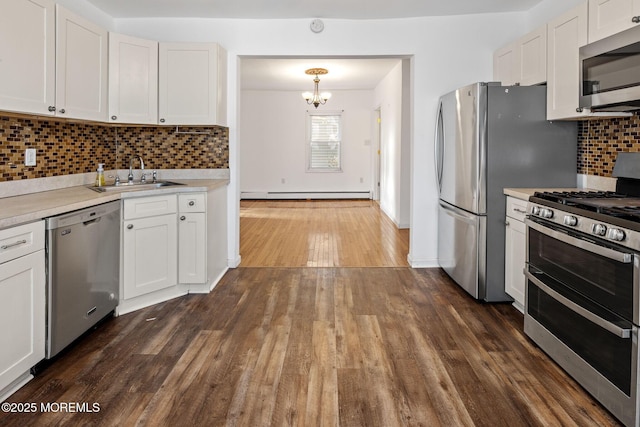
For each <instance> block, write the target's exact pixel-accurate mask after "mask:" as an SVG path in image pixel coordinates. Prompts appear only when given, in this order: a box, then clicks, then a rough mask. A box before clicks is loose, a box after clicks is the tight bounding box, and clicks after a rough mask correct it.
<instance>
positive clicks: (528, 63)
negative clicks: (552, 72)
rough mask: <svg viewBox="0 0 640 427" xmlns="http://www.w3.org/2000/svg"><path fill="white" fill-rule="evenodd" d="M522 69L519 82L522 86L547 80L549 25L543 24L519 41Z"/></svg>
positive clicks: (519, 68) (520, 67) (520, 69)
mask: <svg viewBox="0 0 640 427" xmlns="http://www.w3.org/2000/svg"><path fill="white" fill-rule="evenodd" d="M518 44H519V48H518V52H519V61H520V66H519V67H517V68H516V70H519V71H520V75H519V76H518V79H517V82H518V83H520V85H522V86H531V85H537V84H541V83H544V82H546V81H547V26H546V25H543V26H542V27H540V28H538V29H537V30H535V31H532V32H531V33H529V34H527V35H526V36H524V37H522V38H521V39H520V40H519V41H518Z"/></svg>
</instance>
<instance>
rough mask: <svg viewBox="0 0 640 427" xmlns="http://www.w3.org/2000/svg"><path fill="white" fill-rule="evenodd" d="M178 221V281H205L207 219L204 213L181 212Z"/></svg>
mask: <svg viewBox="0 0 640 427" xmlns="http://www.w3.org/2000/svg"><path fill="white" fill-rule="evenodd" d="M179 217H180V218H179V219H180V220H179V222H178V281H179V282H180V283H205V281H206V278H207V268H206V259H207V257H206V253H207V242H206V236H207V221H206V214H205V213H181V214H180V215H179Z"/></svg>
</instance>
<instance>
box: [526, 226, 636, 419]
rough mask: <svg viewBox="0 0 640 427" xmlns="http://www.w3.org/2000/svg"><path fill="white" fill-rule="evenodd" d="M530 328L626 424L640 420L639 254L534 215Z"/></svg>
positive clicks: (529, 265) (529, 281)
mask: <svg viewBox="0 0 640 427" xmlns="http://www.w3.org/2000/svg"><path fill="white" fill-rule="evenodd" d="M526 223H527V242H528V243H527V246H528V251H527V266H526V269H525V276H526V278H527V287H526V297H525V325H524V328H525V333H526V334H527V335H529V337H531V338H532V339H533V340H534V341H535V342H536V344H538V345H539V346H540V347H541V348H542V349H543V350H544V351H545V352H546V353H547V354H548V355H549V356H551V358H552V359H554V360H555V361H556V363H558V364H559V365H560V366H562V367H563V368H564V369H565V370H566V371H567V372H568V373H569V374H570V375H571V376H572V377H574V378H575V379H576V380H577V381H578V382H579V383H580V384H581V385H582V386H583V387H584V388H585V389H587V390H588V391H589V392H590V393H591V394H592V395H593V396H594V397H596V398H597V399H598V400H599V401H600V402H601V403H602V404H603V406H605V407H606V408H607V409H609V410H610V411H611V412H612V413H613V414H614V415H615V416H616V417H618V418H619V419H620V420H621V421H622V422H624V423H625V424H626V425H638V421H637V415H638V410H637V409H638V404H637V399H638V395H637V392H638V390H637V388H638V387H637V375H638V326H637V325H638V303H637V300H638V280H639V271H640V257H639V256H638V254H636V253H634V252H633V251H630V250H628V249H625V248H622V247H619V246H616V245H613V244H608V243H607V242H605V241H601V240H599V239H596V238H591V237H590V236H586V235H583V234H582V233H576V232H574V231H572V230H568V229H565V228H564V227H562V226H558V225H554V224H550V223H548V222H545V221H544V220H539V219H534V218H528V219H527V220H526Z"/></svg>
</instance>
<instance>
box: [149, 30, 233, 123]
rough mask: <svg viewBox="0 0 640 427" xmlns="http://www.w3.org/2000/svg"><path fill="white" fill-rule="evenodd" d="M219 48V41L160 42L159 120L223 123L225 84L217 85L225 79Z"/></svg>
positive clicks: (166, 121) (167, 121)
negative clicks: (223, 86)
mask: <svg viewBox="0 0 640 427" xmlns="http://www.w3.org/2000/svg"><path fill="white" fill-rule="evenodd" d="M219 49H220V48H219V46H218V45H217V44H216V43H160V45H159V55H158V57H159V69H158V79H159V86H158V116H159V122H160V124H168V125H182V124H192V125H214V124H224V123H222V121H224V120H226V114H224V112H223V109H224V108H223V106H222V103H221V100H220V99H219V97H222V96H223V94H224V88H221V89H219V87H218V85H219V83H220V84H221V85H222V82H221V80H224V73H220V72H219V70H218V66H219V55H220V52H219ZM224 84H225V85H226V83H224ZM225 102H226V101H225ZM219 119H220V120H219Z"/></svg>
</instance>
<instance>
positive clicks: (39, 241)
mask: <svg viewBox="0 0 640 427" xmlns="http://www.w3.org/2000/svg"><path fill="white" fill-rule="evenodd" d="M40 249H44V221H38V222H32V223H30V224H24V225H19V226H17V227H12V228H7V229H4V230H0V264H2V263H3V262H7V261H11V260H12V259H16V258H19V257H21V256H23V255H27V254H30V253H32V252H35V251H39V250H40Z"/></svg>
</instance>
